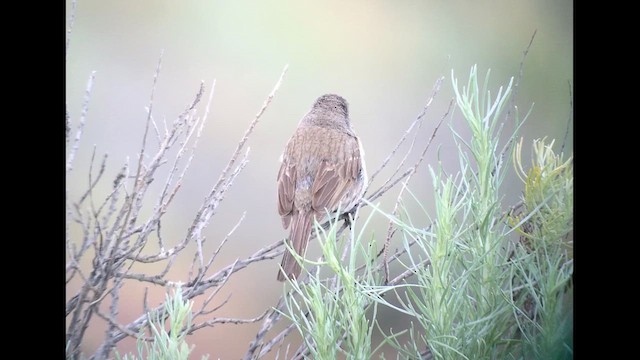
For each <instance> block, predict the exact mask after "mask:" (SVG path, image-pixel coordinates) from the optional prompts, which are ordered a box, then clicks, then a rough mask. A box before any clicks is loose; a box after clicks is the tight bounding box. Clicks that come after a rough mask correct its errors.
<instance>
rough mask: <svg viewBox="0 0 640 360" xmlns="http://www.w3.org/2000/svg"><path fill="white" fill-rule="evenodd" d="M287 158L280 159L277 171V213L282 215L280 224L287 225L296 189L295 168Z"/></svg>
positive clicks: (286, 226)
mask: <svg viewBox="0 0 640 360" xmlns="http://www.w3.org/2000/svg"><path fill="white" fill-rule="evenodd" d="M287 160H288V159H284V158H283V159H282V164H281V165H280V171H278V213H279V214H280V216H282V226H284V228H285V229H286V228H288V227H289V222H290V221H291V213H292V212H293V197H294V194H295V190H296V168H295V165H294V164H291V163H289V161H287Z"/></svg>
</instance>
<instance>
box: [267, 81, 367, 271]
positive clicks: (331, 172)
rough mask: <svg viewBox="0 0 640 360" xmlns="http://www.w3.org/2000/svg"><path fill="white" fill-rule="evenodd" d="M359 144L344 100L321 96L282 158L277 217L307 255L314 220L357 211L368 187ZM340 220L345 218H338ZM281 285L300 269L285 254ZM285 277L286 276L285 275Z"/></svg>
mask: <svg viewBox="0 0 640 360" xmlns="http://www.w3.org/2000/svg"><path fill="white" fill-rule="evenodd" d="M363 156H364V152H363V150H362V145H361V144H360V140H359V139H358V137H357V136H356V134H355V132H354V131H353V129H352V128H351V122H350V121H349V106H348V104H347V101H346V100H345V99H344V98H342V97H341V96H338V95H334V94H327V95H322V96H320V97H319V98H318V99H317V100H316V101H315V103H314V104H313V107H312V108H311V110H310V111H309V112H308V113H307V114H306V115H305V116H304V117H303V118H302V120H300V123H299V124H298V128H297V129H296V131H295V132H294V133H293V136H292V137H291V139H289V142H288V143H287V146H286V148H285V150H284V153H283V154H282V164H281V166H280V171H279V172H278V213H280V216H281V217H282V225H283V226H284V228H285V229H287V228H289V227H291V230H290V232H289V241H290V244H291V245H292V247H293V248H294V249H295V251H296V252H297V253H298V254H299V255H300V256H304V253H305V250H306V248H307V243H308V242H309V238H310V236H311V231H312V229H313V222H314V219H317V220H318V221H319V222H322V221H323V220H325V219H326V218H327V211H329V212H330V213H331V214H332V216H333V215H335V214H334V213H335V212H336V211H337V210H338V208H339V209H340V212H341V213H342V214H344V213H348V212H351V211H353V210H355V208H356V206H357V204H358V203H359V202H360V199H361V198H362V195H363V192H364V190H365V187H366V183H367V174H366V170H365V166H364V161H363ZM337 215H341V214H337ZM282 269H283V270H284V273H283V272H282V270H280V271H279V272H278V280H279V281H284V280H285V279H286V277H289V278H297V277H298V276H299V275H300V271H301V268H300V264H298V262H297V261H296V259H295V258H294V257H293V255H291V253H290V252H289V251H287V250H285V253H284V256H283V258H282ZM285 275H286V276H285Z"/></svg>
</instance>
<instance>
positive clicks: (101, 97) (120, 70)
mask: <svg viewBox="0 0 640 360" xmlns="http://www.w3.org/2000/svg"><path fill="white" fill-rule="evenodd" d="M66 3H67V5H66V8H67V13H66V15H67V19H69V16H70V9H71V1H69V0H67V2H66ZM67 24H68V22H67ZM536 30H537V34H536V36H535V39H534V42H533V44H532V46H531V48H530V52H529V54H528V55H527V58H526V60H525V63H524V67H523V78H522V84H521V86H520V88H519V90H518V96H517V98H516V104H517V105H518V107H519V109H520V112H521V113H522V114H524V113H526V111H527V110H528V109H529V108H530V107H531V105H532V104H534V106H533V110H532V113H531V115H530V117H529V119H528V120H527V122H526V123H525V125H524V127H523V128H522V132H521V136H522V137H523V138H524V143H525V148H527V149H528V148H529V147H530V144H531V141H532V140H533V139H536V138H541V137H545V136H547V137H548V138H549V139H556V146H555V150H556V151H559V148H560V145H561V143H562V142H563V140H564V136H565V132H566V129H567V123H568V120H569V117H570V113H571V97H570V94H571V90H570V83H571V84H572V83H573V2H572V1H569V0H562V1H551V0H542V1H512V0H496V1H485V2H479V1H478V2H472V1H446V2H445V1H408V0H407V1H362V0H357V1H349V2H345V1H335V0H330V1H322V2H311V1H292V0H285V1H282V0H281V1H273V0H265V1H260V2H250V1H233V2H231V1H229V2H223V1H207V2H203V1H198V2H176V1H168V0H154V1H149V0H139V1H133V2H132V1H123V0H112V1H96V0H78V2H77V8H76V13H75V20H74V26H73V31H72V33H71V35H70V43H69V49H68V52H67V54H66V103H67V109H68V111H69V115H70V119H71V125H72V130H74V132H73V133H75V127H76V126H77V125H78V120H79V117H80V113H81V109H82V100H83V96H84V91H85V88H86V84H87V80H88V78H89V76H90V74H91V72H92V71H95V72H96V75H95V82H94V88H93V92H92V95H91V102H90V106H89V113H88V117H87V122H86V125H85V129H84V135H83V137H82V140H81V142H80V148H79V150H78V154H77V158H76V162H75V165H74V170H73V171H72V172H71V173H70V174H69V176H68V177H67V180H66V181H67V190H68V198H69V199H77V198H78V197H79V196H80V195H81V194H82V193H83V192H84V191H85V190H86V188H87V183H88V176H87V174H88V169H89V164H90V159H91V154H92V151H93V149H94V146H95V151H96V154H97V156H96V158H98V157H101V156H102V155H103V154H108V156H109V160H108V163H107V169H106V178H105V179H108V180H105V181H104V183H103V184H101V185H102V186H101V187H100V186H99V187H98V188H97V190H96V191H97V192H98V193H100V194H103V196H104V195H106V194H107V193H108V191H109V190H110V188H111V181H112V179H113V178H114V176H115V174H116V173H117V172H118V171H119V170H120V169H121V167H122V165H123V164H124V163H125V162H126V161H130V164H133V161H132V160H134V159H136V154H137V153H138V152H139V149H140V144H141V139H142V135H143V131H144V125H145V119H146V113H145V107H146V106H148V102H149V96H150V93H151V88H152V82H153V74H154V72H155V69H156V65H157V62H158V58H159V56H160V53H161V51H164V55H163V58H162V70H161V72H160V76H159V79H158V85H157V88H156V92H155V102H154V108H153V115H154V117H155V118H156V119H158V120H161V119H163V118H166V119H167V121H172V120H173V119H175V118H176V116H177V115H178V114H180V113H181V112H182V111H183V110H184V109H185V108H186V106H187V105H188V104H190V103H191V102H192V101H193V98H194V96H195V94H196V93H197V90H198V87H199V84H200V82H201V81H204V82H205V84H206V89H207V93H206V94H205V97H204V100H203V103H202V104H201V106H199V107H198V108H199V111H200V113H201V114H202V113H204V103H205V102H206V98H207V97H208V94H209V91H211V86H212V83H213V81H214V79H215V81H216V85H215V92H214V95H213V103H212V108H211V112H210V114H209V118H208V120H207V124H206V125H205V128H204V133H203V137H202V139H201V140H200V143H199V146H198V149H197V151H196V155H195V159H194V161H193V163H192V165H191V168H190V170H189V173H187V175H186V177H185V180H184V183H183V185H182V188H181V190H180V192H179V193H178V195H177V197H176V199H175V201H174V203H173V207H172V208H170V210H169V211H168V213H167V215H166V218H165V221H164V223H163V234H164V236H165V239H175V242H177V241H179V240H180V239H182V237H183V236H184V234H185V233H186V230H187V228H188V226H189V225H190V224H191V221H192V220H193V218H194V215H195V213H196V211H197V209H198V208H199V206H200V205H201V203H202V199H203V198H204V196H205V195H206V194H207V193H208V191H209V190H210V188H211V187H212V186H213V184H215V182H216V181H217V179H218V177H219V174H220V171H221V170H222V169H223V168H224V166H225V165H226V164H227V162H228V160H229V158H230V156H231V154H232V153H233V151H234V150H235V147H236V146H237V143H238V141H239V140H240V138H241V137H242V134H243V133H244V131H245V129H246V128H247V126H248V125H249V123H250V122H251V121H252V120H253V118H254V116H255V114H256V113H257V112H258V110H259V109H260V108H261V106H262V104H263V102H264V100H265V99H266V97H267V96H268V94H269V93H270V92H271V90H272V89H273V87H274V85H275V84H276V81H277V80H278V78H279V76H280V74H281V72H282V70H283V68H284V67H285V65H287V64H288V66H289V68H288V72H287V74H286V76H285V78H284V81H283V83H282V85H281V87H280V89H279V91H278V93H277V95H276V96H275V98H274V100H273V102H272V103H271V105H270V106H269V108H268V109H267V111H266V113H265V114H264V115H263V117H262V119H261V122H260V123H259V124H258V126H257V128H256V129H255V131H254V134H253V135H252V136H251V138H250V140H249V143H248V145H249V147H250V148H251V152H250V157H249V160H250V162H249V163H248V165H247V166H246V168H245V169H244V171H243V173H242V174H241V175H240V177H239V180H237V181H236V182H235V183H234V185H233V187H232V188H231V190H230V191H229V193H228V194H227V196H226V198H225V200H224V202H223V204H222V205H221V207H220V208H219V210H218V212H217V214H216V215H215V217H214V218H213V220H212V222H211V225H210V226H209V227H208V228H207V229H206V236H207V239H208V243H207V249H206V251H209V252H213V251H214V250H215V248H216V247H217V246H218V245H219V243H220V240H221V239H222V238H223V237H224V236H225V235H226V234H227V233H228V232H229V231H230V229H231V228H232V227H233V226H234V225H235V223H236V222H237V221H238V220H239V218H240V217H241V216H242V214H243V213H245V212H246V217H245V219H244V221H243V223H242V225H241V226H240V228H239V229H238V230H237V231H236V232H235V233H234V234H233V236H232V238H231V239H230V241H229V244H227V245H226V247H225V248H224V250H223V252H222V253H221V254H220V257H219V259H218V261H217V265H215V264H214V267H215V268H216V269H218V268H221V267H224V266H226V265H228V264H230V263H231V262H233V261H234V260H235V259H237V258H244V257H246V256H248V255H250V254H252V253H254V252H255V251H256V250H258V249H260V248H262V247H264V246H266V245H269V244H271V243H273V242H274V241H276V240H278V239H281V238H283V237H284V236H286V231H285V230H284V229H283V228H282V226H281V221H280V217H279V216H278V213H277V210H276V183H275V180H276V174H277V171H278V168H279V156H280V153H281V152H282V150H283V148H284V146H285V144H286V142H287V140H288V138H289V137H290V136H291V134H292V133H293V131H294V129H295V127H296V125H297V123H298V121H299V119H300V118H301V117H302V116H303V115H304V114H305V113H306V112H307V111H308V110H309V108H310V107H311V105H312V103H313V101H314V100H315V99H316V98H317V97H318V96H320V95H322V94H325V93H337V94H340V95H342V96H343V97H345V98H346V99H347V100H348V102H349V105H350V116H351V119H352V121H353V126H354V128H355V130H356V131H357V133H358V134H359V135H360V137H361V140H362V142H363V146H364V149H365V153H366V157H365V159H366V162H367V168H368V170H369V172H370V173H372V172H373V171H374V170H375V169H377V168H378V167H379V166H380V164H381V162H382V161H383V160H384V158H385V157H386V156H387V155H388V154H389V152H390V151H391V149H393V147H394V146H395V144H396V142H397V141H398V139H399V138H400V137H401V136H402V134H403V133H404V132H405V130H406V129H407V127H408V126H409V125H410V124H411V122H412V121H413V120H414V119H415V118H416V116H417V115H418V114H419V113H420V112H421V111H422V109H423V107H424V106H425V104H426V102H427V100H428V98H429V96H430V95H431V94H432V92H433V86H434V84H435V82H436V80H437V79H438V78H440V77H442V76H444V77H445V80H444V82H443V83H442V89H441V91H440V92H439V93H438V95H437V96H436V98H435V99H434V102H433V104H432V105H431V107H430V108H429V110H428V112H427V115H426V120H425V123H424V125H423V127H422V129H421V130H420V134H421V135H420V136H419V138H418V141H417V144H416V146H417V150H416V151H415V152H416V153H419V152H420V151H422V148H423V147H424V146H425V144H426V143H427V141H428V139H429V138H430V137H431V134H432V132H433V130H434V127H435V125H436V123H437V122H438V121H439V120H440V118H441V117H442V116H443V114H444V113H445V112H446V110H447V107H448V105H449V102H450V100H451V98H452V97H453V90H452V85H451V70H453V71H454V74H455V76H456V77H458V78H459V79H460V83H461V84H466V81H467V79H468V75H469V70H470V68H471V66H473V65H474V64H477V65H478V73H479V77H480V79H483V78H484V75H485V73H486V71H487V70H488V69H491V78H490V89H491V90H492V94H496V93H497V89H498V87H499V86H501V85H506V84H508V82H509V79H510V77H511V76H517V74H518V71H519V67H520V62H521V60H522V56H523V51H524V50H525V49H526V47H527V45H528V44H529V41H530V39H531V36H532V34H533V33H534V31H536ZM460 117H461V115H460V112H459V111H456V112H454V114H453V117H448V118H447V119H446V120H445V124H444V125H443V126H442V127H441V128H440V130H439V132H438V133H437V136H436V137H435V139H434V143H433V145H432V147H431V148H430V150H429V152H428V153H427V155H426V158H425V164H424V165H427V164H430V165H432V166H437V165H438V162H441V163H442V165H443V166H444V167H445V168H446V169H447V170H448V171H450V172H455V171H456V169H457V165H458V164H457V157H456V155H455V151H456V149H455V147H454V143H453V135H452V132H451V130H450V128H449V126H454V127H455V128H456V130H458V131H459V132H461V133H462V134H467V132H466V131H465V130H464V125H463V122H461V121H460V120H461V119H460ZM572 132H573V127H572V126H570V127H569V136H568V139H567V143H566V146H565V153H569V154H570V153H572V146H573V137H572ZM404 149H405V150H406V146H405V147H404ZM525 156H528V153H527V154H526V155H525ZM128 159H129V160H128ZM415 159H417V154H416V156H413V157H410V161H409V164H412V163H413V162H414V161H415ZM525 159H527V158H525ZM527 163H529V161H528V160H527V161H525V164H527ZM396 165H397V162H395V163H394V164H393V166H390V167H389V168H388V169H387V170H386V171H385V172H383V173H382V174H381V175H380V176H379V177H378V178H377V179H376V180H375V181H374V183H373V184H372V188H371V189H376V188H377V187H379V186H380V185H381V184H382V183H383V181H384V180H386V179H387V177H388V176H389V175H390V174H391V172H392V170H393V169H394V168H395V166H396ZM159 181H161V180H159ZM410 188H411V190H412V192H413V193H414V194H415V195H416V196H417V198H418V199H419V200H420V201H421V202H422V203H423V204H424V206H425V208H426V209H427V211H428V212H429V211H432V208H431V207H430V206H429V204H430V199H431V197H432V195H431V192H432V191H433V189H432V186H431V179H430V177H429V175H428V171H427V168H426V166H423V167H422V168H421V169H420V170H419V171H418V173H417V174H416V176H415V177H414V178H413V179H412V181H411V183H410ZM504 190H505V194H506V198H505V206H508V205H509V204H510V203H513V202H514V201H515V199H517V196H519V194H520V192H521V183H520V182H519V180H517V178H516V177H515V176H510V178H509V180H508V181H507V183H506V184H505V189H504ZM398 191H399V188H397V189H394V190H392V191H390V192H389V193H388V194H387V195H386V196H385V197H383V198H381V199H380V203H381V206H382V207H383V208H386V209H387V210H388V211H391V210H392V209H393V202H394V200H395V197H396V196H397V194H398ZM431 214H432V213H431ZM364 215H365V216H366V215H368V211H365V214H364ZM416 218H417V219H418V220H417V221H420V219H423V221H424V222H425V224H427V216H426V215H425V214H417V215H416ZM167 219H168V220H167ZM414 221H416V220H415V219H414ZM386 226H387V223H386V221H385V220H384V219H383V218H382V217H380V216H377V217H374V222H373V225H372V227H371V232H372V233H374V235H375V234H377V235H375V236H376V237H380V239H379V240H380V244H382V241H383V240H384V234H385V233H386ZM70 231H71V236H72V238H78V237H79V236H80V234H81V232H80V231H79V229H77V228H75V227H71V228H70ZM167 241H169V242H171V241H172V240H167ZM314 245H316V244H311V246H310V248H309V253H310V254H312V257H317V256H318V254H319V250H318V248H317V246H314ZM380 246H382V245H380ZM398 246H401V244H400V243H397V244H392V247H393V248H395V247H398ZM183 260H184V263H178V264H176V266H175V268H176V269H175V271H174V272H172V273H171V274H170V277H171V279H172V280H174V281H179V280H181V279H182V277H184V276H186V272H187V271H188V267H189V265H190V261H191V258H190V257H185V258H184V259H183ZM279 263H280V258H277V259H273V260H271V261H263V262H260V263H257V264H255V265H253V266H251V267H249V268H247V269H244V270H243V271H241V272H240V273H238V274H236V275H234V277H233V280H232V281H231V282H230V283H229V284H228V285H227V286H226V287H225V289H224V291H222V292H221V293H220V294H219V295H218V299H219V301H218V302H217V304H220V303H221V302H222V301H223V300H224V299H226V298H227V297H228V296H230V300H229V303H228V304H227V305H225V306H224V307H222V308H221V309H220V310H219V311H217V312H216V313H214V314H213V315H212V316H225V317H237V318H251V317H255V316H258V315H259V314H261V313H262V312H264V310H265V309H267V308H268V307H271V306H273V305H275V303H276V301H277V299H278V298H279V297H280V296H281V295H282V293H283V285H282V284H281V283H279V282H277V281H276V280H275V278H276V272H277V267H278V264H279ZM78 286H79V283H77V282H71V283H69V284H67V294H68V297H69V296H71V295H72V294H74V293H75V291H77V287H78ZM145 286H146V285H144V284H130V285H128V286H125V288H124V289H123V300H122V304H123V307H122V308H121V311H120V314H119V320H120V321H121V322H123V323H127V322H129V321H131V320H133V319H135V318H137V317H138V316H139V315H140V314H141V309H142V294H143V291H144V287H145ZM149 290H150V300H149V302H150V304H152V305H153V304H158V303H160V302H161V301H162V300H163V298H164V292H165V291H164V289H162V288H160V289H149ZM214 303H215V301H214ZM214 306H215V304H214ZM390 314H393V317H392V318H386V319H385V318H384V317H385V316H386V315H390ZM382 317H383V319H385V320H384V321H385V325H386V327H385V328H389V327H394V328H398V325H395V326H394V322H401V321H402V318H401V317H398V316H397V314H394V313H392V312H388V314H387V313H385V312H382ZM283 322H285V323H286V320H284V321H283ZM259 325H260V324H254V325H221V326H217V327H215V328H210V329H203V330H200V331H198V332H197V333H196V334H195V335H193V336H190V337H189V338H188V342H189V343H190V344H193V345H195V349H194V352H193V354H194V358H199V357H200V355H201V354H211V356H210V358H212V359H216V358H221V359H229V358H239V357H241V356H242V354H244V352H245V351H246V349H247V347H248V345H249V342H250V341H251V340H252V339H253V338H254V336H255V333H256V331H257V329H258V328H259ZM283 326H284V325H282V326H280V327H278V329H282V328H283ZM105 328H106V327H105V325H104V322H102V320H101V319H96V320H95V321H94V322H93V323H92V325H91V326H90V328H89V329H88V335H87V337H86V342H85V344H84V348H83V351H84V352H85V353H86V354H91V353H93V351H95V349H96V347H97V346H99V344H100V343H101V342H102V339H103V336H104V331H105ZM287 341H291V342H292V343H293V344H297V342H298V341H299V338H298V337H296V336H292V337H290V338H287ZM134 349H135V343H134V342H133V341H131V340H129V339H127V340H125V341H122V342H120V343H119V344H118V350H119V351H120V352H121V353H123V352H128V351H133V350H134Z"/></svg>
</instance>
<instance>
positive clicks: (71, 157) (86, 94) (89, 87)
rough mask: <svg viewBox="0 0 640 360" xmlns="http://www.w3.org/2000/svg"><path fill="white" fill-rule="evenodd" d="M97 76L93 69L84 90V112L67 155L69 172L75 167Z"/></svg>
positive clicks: (81, 114)
mask: <svg viewBox="0 0 640 360" xmlns="http://www.w3.org/2000/svg"><path fill="white" fill-rule="evenodd" d="M95 77H96V72H95V71H92V72H91V75H89V80H88V81H87V88H86V90H85V92H84V100H83V102H82V112H81V113H80V123H79V124H78V129H77V130H76V137H75V138H74V140H73V145H72V146H71V150H70V151H69V155H67V174H68V173H70V172H71V170H72V169H73V160H74V159H75V156H76V151H78V146H79V145H80V138H81V137H82V130H84V124H85V121H86V119H87V112H89V101H90V100H91V90H92V89H93V80H94V79H95Z"/></svg>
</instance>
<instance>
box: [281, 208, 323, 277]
mask: <svg viewBox="0 0 640 360" xmlns="http://www.w3.org/2000/svg"><path fill="white" fill-rule="evenodd" d="M313 218H314V216H313V212H311V211H306V212H303V213H296V214H294V215H293V219H291V220H292V221H291V231H290V232H289V241H290V243H289V244H290V245H291V246H292V247H293V248H294V249H295V250H296V252H297V253H298V255H300V256H304V252H305V250H306V249H307V244H308V243H309V237H310V236H311V230H312V226H313ZM301 270H302V268H301V267H300V264H298V262H297V261H296V258H295V257H293V255H291V253H290V252H289V250H288V249H285V251H284V256H283V257H282V269H281V270H280V271H278V281H285V279H286V278H287V277H289V278H293V279H297V278H298V276H299V275H300V271H301ZM283 271H284V273H283ZM285 274H286V276H285Z"/></svg>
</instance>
